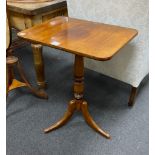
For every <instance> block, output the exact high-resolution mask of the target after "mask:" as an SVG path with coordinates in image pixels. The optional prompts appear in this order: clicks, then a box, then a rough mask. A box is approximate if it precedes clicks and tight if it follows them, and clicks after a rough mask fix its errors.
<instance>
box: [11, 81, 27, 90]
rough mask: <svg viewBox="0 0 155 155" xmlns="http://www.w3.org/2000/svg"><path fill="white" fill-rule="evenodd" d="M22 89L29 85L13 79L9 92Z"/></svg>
mask: <svg viewBox="0 0 155 155" xmlns="http://www.w3.org/2000/svg"><path fill="white" fill-rule="evenodd" d="M20 87H27V85H26V83H24V82H20V81H18V80H16V79H13V81H12V83H11V85H10V86H9V90H8V91H11V90H13V89H16V88H20Z"/></svg>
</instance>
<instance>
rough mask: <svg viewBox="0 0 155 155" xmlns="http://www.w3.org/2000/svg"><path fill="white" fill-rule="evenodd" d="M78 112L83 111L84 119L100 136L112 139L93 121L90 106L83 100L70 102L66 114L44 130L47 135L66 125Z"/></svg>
mask: <svg viewBox="0 0 155 155" xmlns="http://www.w3.org/2000/svg"><path fill="white" fill-rule="evenodd" d="M76 110H80V111H82V114H83V117H84V119H85V121H86V122H87V124H88V125H89V126H90V127H91V128H93V129H94V130H95V131H96V132H98V133H99V134H101V135H102V136H104V137H105V138H107V139H110V138H111V137H110V135H109V134H108V133H106V132H105V131H103V130H102V129H101V128H100V127H99V126H98V125H97V124H96V123H95V121H94V120H93V118H92V117H91V115H90V113H89V111H88V104H87V102H86V101H83V100H76V99H75V100H72V101H70V102H69V105H68V109H67V111H66V113H65V114H64V116H63V117H62V118H61V119H60V120H59V121H58V122H57V123H55V124H53V125H52V126H50V127H48V128H46V129H45V130H44V132H45V133H48V132H51V131H53V130H55V129H57V128H60V127H61V126H63V125H65V124H66V123H67V122H68V121H69V119H70V118H71V117H72V115H73V114H74V112H75V111H76Z"/></svg>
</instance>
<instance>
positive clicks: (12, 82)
mask: <svg viewBox="0 0 155 155" xmlns="http://www.w3.org/2000/svg"><path fill="white" fill-rule="evenodd" d="M10 34H11V32H10V27H9V21H8V18H7V19H6V52H7V53H6V54H7V57H6V71H7V72H6V95H8V92H9V91H11V90H13V89H15V88H19V87H28V88H29V89H30V91H31V92H32V93H33V94H35V95H36V96H38V97H40V98H45V99H47V98H48V96H47V94H46V93H45V92H44V90H37V89H35V88H33V87H32V86H31V84H30V83H29V81H28V80H27V79H26V77H25V74H24V71H23V69H22V66H21V64H20V63H19V59H18V58H17V57H15V56H10V55H9V54H8V51H9V50H10V40H11V35H10ZM11 50H12V49H11ZM14 66H17V68H18V71H19V74H20V77H21V79H22V80H23V82H21V81H19V80H16V79H15V77H14V69H13V67H14Z"/></svg>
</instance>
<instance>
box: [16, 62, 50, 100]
mask: <svg viewBox="0 0 155 155" xmlns="http://www.w3.org/2000/svg"><path fill="white" fill-rule="evenodd" d="M17 68H18V71H19V74H20V77H21V78H22V80H23V81H24V82H25V84H26V86H27V87H28V88H29V89H30V90H31V92H32V93H33V94H35V95H36V96H38V97H40V98H44V99H48V95H47V94H46V93H45V91H44V90H43V89H40V90H38V89H35V88H33V87H32V86H31V84H30V83H29V81H28V80H27V78H26V76H25V73H24V70H23V68H22V66H21V64H20V63H19V61H18V62H17Z"/></svg>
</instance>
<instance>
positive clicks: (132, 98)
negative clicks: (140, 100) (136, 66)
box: [128, 87, 138, 106]
mask: <svg viewBox="0 0 155 155" xmlns="http://www.w3.org/2000/svg"><path fill="white" fill-rule="evenodd" d="M137 91H138V88H137V87H132V88H131V93H130V97H129V102H128V106H133V105H134V103H135V98H136V95H137Z"/></svg>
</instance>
